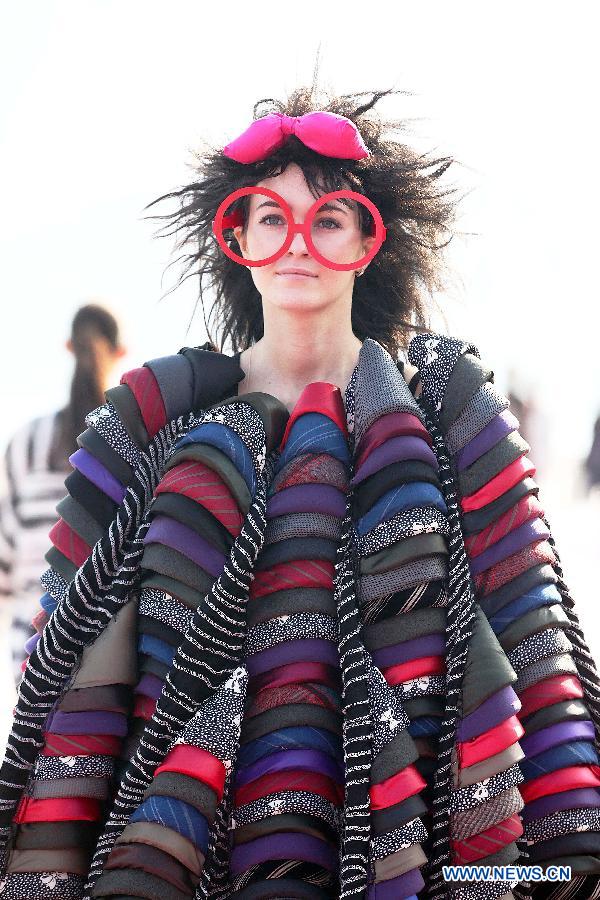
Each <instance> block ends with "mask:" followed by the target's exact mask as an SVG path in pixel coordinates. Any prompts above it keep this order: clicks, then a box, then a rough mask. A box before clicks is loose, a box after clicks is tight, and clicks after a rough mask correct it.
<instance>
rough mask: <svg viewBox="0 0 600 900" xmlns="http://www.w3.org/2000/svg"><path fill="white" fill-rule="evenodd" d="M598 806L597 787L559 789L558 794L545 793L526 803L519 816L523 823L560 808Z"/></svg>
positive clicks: (599, 793)
mask: <svg viewBox="0 0 600 900" xmlns="http://www.w3.org/2000/svg"><path fill="white" fill-rule="evenodd" d="M595 806H600V790H599V789H598V788H575V789H574V790H572V791H559V792H558V794H547V795H546V796H545V797H540V798H539V799H538V800H532V801H531V803H526V804H525V806H524V807H523V809H522V810H521V813H520V816H521V818H522V819H523V823H526V822H532V821H533V820H534V819H543V818H544V816H549V815H550V814H551V813H555V812H559V811H560V810H562V809H589V808H590V807H595Z"/></svg>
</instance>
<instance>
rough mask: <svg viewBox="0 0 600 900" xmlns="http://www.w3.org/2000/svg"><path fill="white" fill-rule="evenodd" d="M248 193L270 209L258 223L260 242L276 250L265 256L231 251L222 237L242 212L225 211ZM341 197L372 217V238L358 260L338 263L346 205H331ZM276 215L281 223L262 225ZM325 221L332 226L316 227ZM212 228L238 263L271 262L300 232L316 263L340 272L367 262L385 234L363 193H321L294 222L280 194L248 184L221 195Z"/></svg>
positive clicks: (240, 221) (240, 219)
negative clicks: (262, 232)
mask: <svg viewBox="0 0 600 900" xmlns="http://www.w3.org/2000/svg"><path fill="white" fill-rule="evenodd" d="M252 194H258V195H261V196H262V195H264V197H265V198H266V199H265V202H264V203H261V204H260V205H259V207H258V208H259V209H260V208H261V207H263V206H264V207H268V208H269V209H270V210H271V212H269V213H267V214H266V215H265V217H264V219H263V220H262V221H261V224H263V222H264V223H265V227H266V228H267V229H268V238H267V239H266V241H265V242H264V243H265V244H266V245H268V246H269V250H273V247H274V246H275V245H276V249H274V250H273V252H271V253H268V255H266V256H264V257H262V258H260V259H248V258H246V257H244V256H240V255H239V254H238V253H235V252H234V251H233V250H232V249H231V247H230V246H229V244H228V243H227V241H226V240H225V235H224V233H223V232H224V230H226V229H228V228H235V227H236V226H238V225H243V224H244V213H243V211H242V210H241V209H239V208H238V209H237V210H234V211H232V212H228V211H229V210H230V209H231V207H232V206H233V204H234V203H236V202H237V201H239V200H240V199H241V198H242V197H247V196H250V195H252ZM344 200H346V201H347V200H353V201H354V202H355V203H356V204H362V207H364V208H365V210H366V211H367V212H368V213H369V214H370V216H371V220H372V221H371V234H370V236H371V237H374V238H375V241H374V242H373V245H372V246H371V248H370V250H369V251H368V252H367V253H366V254H364V256H362V257H361V258H360V259H356V260H351V261H346V262H340V261H339V259H338V257H339V256H343V255H344V253H345V252H346V249H347V248H345V246H344V243H343V235H344V228H345V227H346V224H345V222H344V219H343V216H348V213H349V211H350V208H349V207H348V205H347V204H343V205H342V206H339V205H335V204H336V201H344ZM359 209H360V207H359ZM273 210H275V211H273ZM323 212H328V213H330V214H331V216H330V217H329V218H327V219H325V218H323V216H322V213H323ZM280 215H283V217H284V219H285V225H283V224H282V223H279V224H277V225H274V226H267V225H266V219H267V218H278V216H280ZM325 222H329V223H330V224H333V225H334V227H333V228H324V227H320V226H321V225H324V224H325ZM212 227H213V233H214V235H215V237H216V239H217V241H218V243H219V246H220V247H221V249H222V250H223V252H224V253H225V254H226V255H227V256H228V257H229V258H230V259H232V260H233V261H234V262H236V263H239V264H240V265H243V266H267V265H269V263H272V262H275V261H276V260H278V259H280V258H281V257H282V256H283V255H284V253H287V251H288V250H289V248H290V246H291V243H292V241H293V239H294V235H295V234H297V233H300V234H302V236H303V238H304V242H305V244H306V246H307V248H308V251H309V253H310V254H311V256H313V257H314V258H315V259H316V260H317V262H320V263H321V264H322V265H324V266H326V267H327V268H329V269H336V270H337V271H341V272H348V271H351V270H352V269H358V268H360V267H361V266H364V265H365V264H366V263H368V262H370V261H371V260H372V259H373V257H374V256H375V254H376V253H377V252H378V250H379V248H380V247H381V245H382V243H383V241H384V240H385V237H386V229H385V226H384V224H383V219H382V218H381V213H380V212H379V210H378V209H377V207H376V206H375V204H374V203H373V202H372V201H371V200H369V198H368V197H365V195H364V194H360V193H359V192H358V191H350V190H340V191H332V192H330V193H328V194H323V195H322V196H321V197H319V199H318V200H316V201H315V202H314V203H313V205H312V206H311V207H310V209H309V210H308V212H307V214H306V218H305V220H304V222H295V221H294V216H293V213H292V210H291V208H290V206H289V204H288V203H287V202H286V201H285V200H284V199H283V197H282V196H281V195H280V194H277V193H276V192H275V191H272V190H269V188H264V187H256V186H252V187H245V188H239V190H237V191H233V192H232V193H231V194H229V196H228V197H226V198H225V200H223V202H222V203H221V205H220V206H219V208H218V210H217V214H216V216H215V218H214V219H213V223H212ZM282 232H283V233H282ZM327 254H329V255H327Z"/></svg>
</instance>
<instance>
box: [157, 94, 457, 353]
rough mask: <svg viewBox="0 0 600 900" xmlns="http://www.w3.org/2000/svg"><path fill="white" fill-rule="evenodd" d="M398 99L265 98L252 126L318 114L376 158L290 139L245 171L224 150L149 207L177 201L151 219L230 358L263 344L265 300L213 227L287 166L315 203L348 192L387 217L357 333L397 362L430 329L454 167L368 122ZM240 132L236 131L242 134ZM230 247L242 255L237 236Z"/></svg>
mask: <svg viewBox="0 0 600 900" xmlns="http://www.w3.org/2000/svg"><path fill="white" fill-rule="evenodd" d="M397 93H406V92H403V91H397V90H393V89H388V90H383V91H367V92H361V93H357V94H347V95H342V96H339V97H333V98H332V97H329V96H327V98H326V100H325V101H324V102H323V101H320V100H319V99H318V97H317V96H316V88H315V85H314V84H313V86H312V88H299V89H297V90H295V91H294V92H293V93H292V94H291V96H290V97H289V98H288V100H287V102H286V103H279V102H278V101H275V100H270V99H269V100H261V101H259V102H258V103H257V104H256V106H255V107H254V119H257V118H260V117H261V116H262V115H266V114H267V113H268V112H270V111H273V110H277V111H279V112H283V113H286V114H287V115H290V116H300V115H303V114H305V113H307V112H312V111H314V110H327V111H329V112H334V113H338V114H340V115H343V116H346V117H347V118H348V119H351V120H352V121H353V122H354V123H355V124H356V126H357V128H358V129H359V131H360V133H361V135H362V137H363V140H364V141H365V143H366V145H367V147H368V149H369V151H370V156H368V157H366V158H365V159H361V160H357V161H356V160H343V159H333V158H331V157H328V156H322V155H321V154H319V153H317V152H315V151H313V150H310V149H309V148H308V147H306V146H305V145H304V144H302V142H301V141H300V140H299V139H298V138H296V137H295V136H291V137H289V138H288V141H287V142H286V144H284V146H283V147H282V148H281V149H280V150H278V151H276V152H275V153H273V154H272V155H271V156H270V157H268V159H266V160H263V161H261V162H257V163H252V164H243V163H238V162H235V161H234V160H232V159H229V158H228V157H226V156H223V154H222V150H221V148H218V149H217V148H212V147H208V146H207V147H206V148H205V149H204V151H202V152H197V153H195V155H194V165H193V169H194V174H195V179H194V181H193V182H192V183H190V184H187V185H185V186H184V187H182V188H180V189H179V190H176V191H173V192H171V193H168V194H164V195H163V196H162V197H159V198H157V199H156V200H154V201H153V202H152V203H150V204H149V206H148V207H146V208H147V209H149V208H151V207H153V206H154V205H155V204H157V203H160V202H162V201H165V200H171V201H175V202H176V210H175V211H174V212H172V213H169V214H165V215H155V216H153V217H154V218H156V219H158V220H166V221H165V224H164V225H163V226H162V227H161V228H160V230H159V234H162V235H174V236H175V237H176V239H177V244H176V247H177V249H178V250H180V251H183V252H182V253H181V255H180V256H178V258H177V259H176V260H175V262H176V263H182V264H183V267H182V272H181V275H180V277H179V279H178V281H177V284H176V285H175V287H177V285H179V284H181V283H182V282H183V281H185V280H186V279H187V278H189V277H190V276H196V275H197V276H199V285H198V301H199V302H200V303H201V304H202V309H203V313H204V323H205V326H206V330H207V333H208V334H209V336H210V337H211V342H212V344H213V346H215V348H216V347H217V346H220V349H221V351H222V350H223V347H224V345H225V343H226V342H227V340H228V339H230V341H231V345H232V350H233V352H234V353H235V352H237V351H238V350H243V349H245V348H246V347H248V346H250V345H251V344H252V343H254V342H255V341H257V340H258V339H259V338H261V337H262V335H263V329H264V325H263V316H262V305H261V297H260V294H259V293H258V291H257V289H256V287H255V285H254V282H253V280H252V277H251V274H250V272H249V270H248V269H247V268H246V267H245V266H241V265H238V264H237V263H235V262H233V261H232V260H230V259H229V258H228V257H227V256H226V255H225V254H224V253H223V252H222V250H221V249H220V248H219V246H218V244H217V243H216V241H215V239H214V236H213V233H212V220H213V219H214V217H215V215H216V212H217V209H218V207H219V205H220V203H221V202H222V201H223V200H224V198H225V197H226V196H227V195H228V194H229V193H230V192H231V191H234V190H236V189H237V188H240V187H246V186H249V185H254V184H256V183H257V182H258V181H261V180H262V179H263V178H267V177H270V176H273V175H278V174H280V173H281V172H282V171H283V170H284V169H285V168H286V166H287V165H288V164H289V163H291V162H295V163H297V164H298V165H299V166H300V167H301V169H302V171H303V173H304V176H305V178H306V181H307V184H308V186H309V188H310V190H311V191H312V193H313V194H314V196H318V195H319V194H320V193H323V192H324V191H333V190H339V189H342V188H345V187H348V185H350V187H351V189H353V190H357V191H360V192H361V193H363V194H365V195H366V196H367V197H369V199H370V200H372V201H373V203H375V204H376V206H377V207H378V209H379V210H380V212H381V215H382V217H383V221H384V224H385V226H386V229H387V237H386V240H385V241H384V243H383V245H382V247H381V249H380V250H379V252H378V254H377V255H376V256H375V258H374V259H373V260H372V262H371V263H370V265H369V266H368V268H367V270H366V272H365V274H364V275H363V277H361V278H359V279H356V281H355V284H354V289H353V299H352V330H353V332H354V334H355V335H356V336H357V337H358V338H359V339H360V340H364V339H365V338H366V337H371V338H374V339H375V340H377V341H379V343H380V344H381V345H382V346H384V347H385V348H386V349H387V350H388V352H389V353H390V354H391V355H392V356H393V358H397V356H398V351H399V349H400V348H401V347H404V346H406V343H407V340H408V338H409V335H410V333H411V332H414V331H422V330H425V331H427V330H428V325H429V321H430V319H429V315H430V312H431V309H432V306H433V304H434V293H435V292H436V291H439V290H442V289H443V287H444V282H443V278H442V274H443V273H444V272H445V270H446V265H445V261H444V259H443V255H442V251H443V249H444V247H446V246H447V244H448V243H449V242H450V239H451V237H452V231H451V227H452V224H453V222H454V217H455V208H456V205H457V201H456V199H455V193H456V189H455V188H450V187H444V186H442V184H441V182H440V179H441V177H442V176H443V175H444V173H445V172H446V170H447V169H448V167H449V166H450V165H451V164H452V163H453V162H454V160H453V159H452V158H451V157H446V156H445V157H436V158H430V157H429V156H428V155H426V154H421V153H418V152H417V151H416V150H414V149H413V148H411V147H410V146H408V144H406V143H403V142H401V141H399V140H395V139H393V137H392V136H390V134H389V133H390V132H393V131H400V130H402V129H403V128H404V124H405V123H404V120H399V121H397V120H385V121H382V120H381V118H380V117H379V116H377V115H369V112H370V111H371V110H372V109H373V108H374V107H375V104H376V103H377V102H378V101H379V100H380V99H381V98H382V97H385V96H387V95H388V94H397ZM241 130H242V128H238V129H233V131H234V132H235V133H236V134H237V132H238V131H241ZM231 137H234V135H233V134H232V135H231ZM231 246H232V249H233V250H234V251H236V252H237V253H240V250H239V247H238V245H237V241H236V240H235V238H232V243H231ZM172 264H173V263H172ZM172 264H171V265H172ZM207 288H208V289H209V290H210V291H211V292H212V294H213V297H212V298H211V300H213V303H212V308H211V315H212V316H213V317H214V318H215V320H216V328H217V332H220V345H218V344H217V341H216V340H215V339H214V338H213V337H212V336H211V329H210V327H209V323H208V321H207V317H206V307H205V303H204V298H205V295H206V291H207Z"/></svg>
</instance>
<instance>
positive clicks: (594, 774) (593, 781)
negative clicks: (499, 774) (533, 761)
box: [518, 765, 600, 803]
mask: <svg viewBox="0 0 600 900" xmlns="http://www.w3.org/2000/svg"><path fill="white" fill-rule="evenodd" d="M599 785H600V766H590V765H588V766H566V767H565V768H564V769H557V770H556V771H555V772H547V773H546V774H545V775H540V776H539V778H532V779H531V781H527V782H526V783H525V784H520V785H518V787H519V790H520V791H521V796H522V797H523V800H524V801H525V803H531V801H532V800H537V799H538V797H546V796H547V795H548V794H558V793H560V791H572V790H575V789H576V788H587V787H598V786H599Z"/></svg>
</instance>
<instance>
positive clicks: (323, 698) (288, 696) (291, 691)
mask: <svg viewBox="0 0 600 900" xmlns="http://www.w3.org/2000/svg"><path fill="white" fill-rule="evenodd" d="M294 703H312V704H314V705H315V706H322V707H323V708H324V709H330V710H332V711H334V712H337V711H338V709H339V700H338V703H336V702H334V698H333V697H331V696H330V694H329V693H328V692H327V691H325V690H320V686H319V685H318V684H310V683H308V682H303V683H302V684H286V685H284V686H282V687H268V688H263V690H262V691H259V692H258V693H257V694H255V695H254V697H252V699H251V701H250V705H249V707H248V708H247V710H246V716H248V717H252V716H258V715H260V713H263V712H265V711H266V710H268V709H275V708H276V707H278V706H286V705H289V704H294Z"/></svg>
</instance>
